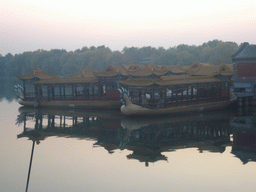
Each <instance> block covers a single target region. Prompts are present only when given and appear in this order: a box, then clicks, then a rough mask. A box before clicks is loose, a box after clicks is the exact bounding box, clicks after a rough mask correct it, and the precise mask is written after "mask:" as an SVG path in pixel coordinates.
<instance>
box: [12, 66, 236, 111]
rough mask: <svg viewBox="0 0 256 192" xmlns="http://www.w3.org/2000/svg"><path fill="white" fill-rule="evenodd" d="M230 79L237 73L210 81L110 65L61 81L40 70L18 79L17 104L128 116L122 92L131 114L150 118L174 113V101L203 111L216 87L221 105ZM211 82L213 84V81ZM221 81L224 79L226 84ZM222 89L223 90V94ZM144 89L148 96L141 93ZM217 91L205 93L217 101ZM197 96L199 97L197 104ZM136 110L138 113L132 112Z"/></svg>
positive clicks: (173, 69)
mask: <svg viewBox="0 0 256 192" xmlns="http://www.w3.org/2000/svg"><path fill="white" fill-rule="evenodd" d="M211 71H212V70H211ZM198 74H200V73H197V75H198ZM214 74H215V73H214ZM202 75H204V74H202ZM232 75H233V72H232V73H231V72H226V73H223V72H221V73H220V72H217V73H216V74H215V76H218V77H219V78H222V80H221V79H217V78H214V77H212V78H208V79H207V77H193V76H192V75H188V73H186V72H185V71H184V70H183V69H182V68H181V67H179V66H164V65H162V66H158V65H152V64H149V65H147V64H146V65H135V64H132V65H119V66H108V67H106V68H105V69H104V70H103V71H100V72H96V71H94V70H90V69H88V68H87V69H84V70H81V71H80V72H78V73H77V74H73V75H70V76H68V77H58V75H57V74H49V73H46V72H45V71H43V70H40V69H39V68H36V69H35V70H33V71H32V72H30V73H28V74H25V75H17V78H18V79H19V80H21V82H22V85H17V86H16V91H17V94H18V97H19V99H18V102H19V104H21V105H23V106H29V107H37V108H38V107H39V108H40V107H44V108H49V107H53V108H56V107H57V108H81V109H87V108H88V109H116V110H120V108H121V110H122V111H127V109H129V108H130V107H128V105H127V106H126V107H121V106H122V102H121V101H120V96H121V94H120V92H119V90H120V88H121V87H124V88H128V89H129V91H130V95H131V96H132V97H131V98H132V100H131V101H132V103H133V104H135V106H134V105H133V107H132V110H128V111H132V113H134V112H135V111H140V112H139V114H140V113H142V114H144V113H145V114H147V113H152V112H149V111H152V109H154V110H153V111H154V112H153V113H155V112H156V111H157V113H159V112H160V113H162V112H163V113H166V112H167V111H168V112H169V111H170V109H172V110H174V108H173V107H171V105H175V101H176V108H177V107H178V106H180V101H181V100H186V98H187V102H188V103H192V101H193V103H195V102H196V107H199V108H202V107H204V108H205V107H206V106H200V104H201V103H203V99H205V100H207V99H208V97H206V96H205V98H201V95H202V94H204V95H206V89H207V90H208V89H210V88H214V86H217V87H216V88H217V89H216V91H217V90H220V89H221V90H222V91H221V93H216V94H218V95H219V98H218V99H219V101H220V100H221V99H220V97H222V98H224V99H225V100H226V98H227V96H229V95H228V93H227V89H229V80H230V78H231V76H232ZM212 79H214V81H211V80H212ZM223 79H226V80H225V81H223ZM185 80H186V81H187V82H185ZM212 84H214V86H212ZM224 84H225V85H224ZM198 85H199V87H197V86H198ZM202 86H206V89H205V90H203V89H202V88H203V87H202ZM207 86H209V87H210V88H208V87H207ZM222 87H225V90H224V88H222ZM141 90H144V91H145V92H144V93H142V91H141ZM202 91H204V92H205V93H203V92H202ZM213 91H214V89H212V90H209V91H208V92H207V94H209V99H212V98H210V97H211V96H213V93H212V92H213ZM220 94H221V95H220ZM196 95H199V97H200V98H199V99H196ZM123 101H124V100H123ZM127 104H129V101H127ZM138 104H139V105H140V104H142V105H141V106H142V107H139V106H136V105H138ZM183 104H184V102H183ZM215 104H216V103H215ZM208 105H209V103H208ZM189 106H190V107H192V105H191V104H189ZM134 108H139V109H136V110H134ZM155 109H157V110H155ZM187 109H188V107H186V110H187ZM180 110H181V109H179V111H180ZM143 111H145V112H143ZM165 111H166V112H165ZM124 113H125V114H129V113H131V112H124ZM135 114H136V113H135Z"/></svg>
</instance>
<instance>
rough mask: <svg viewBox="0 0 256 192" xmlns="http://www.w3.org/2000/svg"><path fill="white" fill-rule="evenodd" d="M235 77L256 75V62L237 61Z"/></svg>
mask: <svg viewBox="0 0 256 192" xmlns="http://www.w3.org/2000/svg"><path fill="white" fill-rule="evenodd" d="M237 77H256V62H254V63H238V64H237Z"/></svg>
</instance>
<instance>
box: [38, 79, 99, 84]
mask: <svg viewBox="0 0 256 192" xmlns="http://www.w3.org/2000/svg"><path fill="white" fill-rule="evenodd" d="M97 82H98V78H97V77H73V78H70V77H59V78H54V79H40V80H39V81H37V82H35V84H70V83H97Z"/></svg>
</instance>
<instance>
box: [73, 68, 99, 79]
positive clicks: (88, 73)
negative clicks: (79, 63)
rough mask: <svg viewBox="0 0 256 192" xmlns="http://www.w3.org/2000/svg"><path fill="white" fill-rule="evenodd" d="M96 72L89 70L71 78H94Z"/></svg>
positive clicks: (84, 70)
mask: <svg viewBox="0 0 256 192" xmlns="http://www.w3.org/2000/svg"><path fill="white" fill-rule="evenodd" d="M94 73H95V71H94V70H91V69H89V68H87V69H83V70H81V71H80V72H78V73H76V74H74V75H70V76H69V78H84V77H90V78H94V77H95V75H94Z"/></svg>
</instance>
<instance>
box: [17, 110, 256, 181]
mask: <svg viewBox="0 0 256 192" xmlns="http://www.w3.org/2000/svg"><path fill="white" fill-rule="evenodd" d="M19 111H20V114H19V116H18V118H17V123H18V124H22V125H23V132H22V133H21V134H19V135H18V138H21V137H27V138H28V139H29V140H32V141H33V144H32V152H31V159H30V168H29V173H28V181H29V175H30V171H31V165H32V159H33V151H34V146H35V143H37V144H39V143H40V142H42V141H43V140H45V138H47V137H51V136H55V137H56V136H57V137H66V138H67V139H68V138H77V139H85V140H94V141H95V143H94V144H93V146H94V147H103V148H104V149H106V150H107V151H108V152H109V153H114V152H115V150H116V149H120V150H123V149H127V150H129V151H131V154H129V155H127V159H136V160H138V161H139V162H143V163H145V165H146V166H148V165H149V163H154V162H157V161H160V160H163V161H168V159H167V156H165V155H163V152H173V151H176V150H178V149H185V148H197V149H198V151H199V152H200V153H203V152H204V151H207V152H211V153H223V152H224V151H225V150H226V147H227V146H232V145H233V146H232V153H234V154H235V156H236V157H238V158H240V159H241V161H243V162H246V161H247V162H248V161H249V160H252V161H256V158H252V156H253V155H254V153H250V150H252V149H253V150H254V152H255V151H256V150H255V143H256V142H255V140H252V141H251V143H250V147H251V148H252V149H250V150H247V148H246V147H248V146H241V145H243V143H244V142H245V141H244V139H246V141H248V135H250V136H249V137H250V138H254V139H256V137H255V136H256V134H255V128H254V127H255V119H254V116H253V117H251V118H252V119H251V122H253V123H252V126H251V128H247V127H246V128H244V127H242V128H240V127H238V126H237V125H236V124H235V123H236V122H238V120H237V118H238V117H236V118H234V114H232V113H231V112H230V111H222V112H219V111H214V112H207V113H197V114H192V115H191V114H190V115H183V116H172V117H170V116H162V117H159V116H158V117H155V118H154V117H140V118H135V117H125V116H123V115H122V114H121V113H120V112H119V111H113V110H110V111H80V110H74V111H70V110H68V109H67V110H64V109H62V110H60V111H59V110H54V109H49V110H47V109H34V108H20V109H19ZM236 126H237V127H236ZM248 130H249V132H248ZM241 133H242V135H241ZM244 133H246V134H244ZM232 134H234V135H232ZM252 135H253V137H252ZM232 137H233V139H234V141H233V142H232V140H231V139H230V138H232ZM233 143H234V144H233ZM241 143H242V144H241ZM252 146H253V147H252ZM245 148H246V151H249V153H248V152H246V155H247V157H245V154H242V153H241V151H244V150H245ZM239 155H240V156H239ZM241 156H243V157H241ZM27 186H28V182H27Z"/></svg>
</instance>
